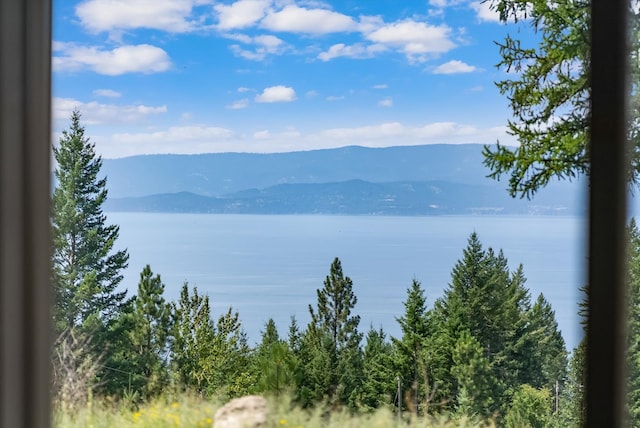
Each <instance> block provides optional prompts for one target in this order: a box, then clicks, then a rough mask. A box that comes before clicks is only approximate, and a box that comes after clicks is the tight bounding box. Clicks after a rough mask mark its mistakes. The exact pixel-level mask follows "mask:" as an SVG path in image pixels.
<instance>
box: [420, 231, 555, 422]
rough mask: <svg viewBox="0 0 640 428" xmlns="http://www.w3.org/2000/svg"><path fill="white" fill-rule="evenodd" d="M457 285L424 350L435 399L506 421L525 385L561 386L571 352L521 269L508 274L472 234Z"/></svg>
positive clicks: (437, 310)
mask: <svg viewBox="0 0 640 428" xmlns="http://www.w3.org/2000/svg"><path fill="white" fill-rule="evenodd" d="M451 279H452V282H451V284H450V285H449V288H447V289H446V290H445V294H444V297H443V298H441V299H438V300H437V301H436V303H435V306H434V309H433V311H432V315H431V322H432V323H433V327H432V328H433V330H432V331H433V334H432V336H433V337H431V338H428V339H427V341H426V342H425V346H428V348H429V352H428V353H425V358H427V359H428V361H429V365H430V366H431V367H433V377H434V379H435V380H436V384H435V386H436V387H437V394H436V398H438V399H439V400H440V401H444V402H449V403H450V404H449V405H448V406H447V407H449V408H452V409H457V410H458V411H461V409H462V410H464V411H466V409H470V410H471V411H473V412H475V413H477V414H478V415H484V416H488V415H490V414H493V413H494V412H498V414H504V413H503V412H504V411H505V410H506V409H507V407H508V404H509V402H510V399H511V395H512V394H513V391H515V390H516V389H517V388H518V387H519V385H521V384H523V383H527V382H533V381H535V382H537V384H539V385H540V386H548V385H549V384H550V383H555V380H562V378H563V377H564V368H563V364H564V361H565V360H564V358H566V357H565V355H566V351H565V349H564V341H562V338H561V336H560V334H559V332H558V330H557V322H556V320H555V315H554V313H553V311H552V310H551V308H550V307H549V305H548V304H547V303H546V301H545V300H544V298H542V300H540V299H539V300H538V302H537V304H536V305H535V306H534V308H531V306H530V298H529V293H528V290H527V289H526V288H525V287H524V283H525V278H524V273H523V270H522V266H520V267H519V268H518V269H517V270H516V271H514V272H513V273H510V272H509V268H508V264H507V259H506V258H505V257H504V255H503V254H502V252H499V253H497V254H496V253H495V252H494V251H493V250H492V249H491V248H489V249H487V250H484V249H483V248H482V245H481V243H480V241H479V239H478V236H477V235H476V234H475V233H474V234H472V235H471V236H470V238H469V242H468V245H467V248H466V249H465V250H464V251H463V257H462V259H461V260H459V261H458V262H457V263H456V265H455V266H454V268H453V271H452V275H451ZM476 370H478V371H480V372H481V373H483V374H482V379H477V380H476V379H474V378H473V376H474V371H476Z"/></svg>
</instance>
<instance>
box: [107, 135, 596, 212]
mask: <svg viewBox="0 0 640 428" xmlns="http://www.w3.org/2000/svg"><path fill="white" fill-rule="evenodd" d="M482 160H483V157H482V146H481V145H473V144H469V145H428V146H398V147H389V148H365V147H356V146H351V147H344V148H339V149H326V150H313V151H305V152H290V153H276V154H251V153H220V154H201V155H147V156H135V157H130V158H122V159H105V160H104V163H103V173H106V175H107V182H108V186H109V198H108V199H107V203H106V205H105V209H106V210H107V211H143V212H198V213H234V214H345V215H443V214H459V215H463V214H465V215H466V214H566V215H569V214H571V215H573V214H581V213H583V212H584V210H583V205H584V204H582V194H583V191H584V189H583V187H584V186H583V185H582V184H581V183H580V182H578V183H569V182H554V183H551V184H550V185H549V186H547V187H546V188H545V189H542V190H541V191H540V192H539V193H538V194H537V195H536V197H535V198H534V199H533V200H526V199H513V198H511V197H509V196H508V195H507V192H506V190H504V187H505V185H504V183H502V182H496V181H495V180H492V179H488V178H487V177H486V175H487V174H488V173H489V171H488V170H486V168H485V167H484V165H483V164H482Z"/></svg>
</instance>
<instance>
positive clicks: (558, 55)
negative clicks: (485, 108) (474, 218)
mask: <svg viewBox="0 0 640 428" xmlns="http://www.w3.org/2000/svg"><path fill="white" fill-rule="evenodd" d="M487 1H489V2H490V6H491V8H492V9H493V10H497V11H498V12H499V13H500V19H501V20H502V21H503V22H509V21H515V22H518V21H520V20H521V18H523V17H526V18H527V19H526V20H523V21H521V22H522V23H524V25H527V26H529V27H530V28H531V29H532V30H533V32H535V33H536V34H538V36H539V37H538V38H537V45H536V46H524V45H523V43H522V42H521V41H520V40H518V39H514V38H512V37H511V36H510V35H508V36H507V37H506V39H505V40H504V42H503V43H498V46H499V48H500V55H501V57H502V60H501V61H500V63H499V64H498V67H499V68H501V69H503V70H504V71H506V72H508V73H509V76H510V77H509V78H507V79H505V80H502V81H499V82H497V83H496V84H497V86H498V89H499V90H500V93H501V94H503V95H506V97H507V99H508V100H509V105H510V107H511V111H512V113H513V119H511V120H510V121H509V122H508V127H509V132H510V133H511V134H512V135H514V136H515V137H516V138H517V140H518V143H519V145H518V146H517V147H513V148H509V147H505V146H502V145H500V144H499V143H498V144H497V145H496V147H495V148H490V147H488V146H486V147H485V149H484V155H485V165H486V166H488V167H489V168H490V169H491V171H492V173H491V175H490V176H491V177H493V178H500V177H501V176H502V175H503V174H504V175H508V177H509V185H508V190H509V193H510V194H511V195H512V196H516V195H520V196H526V197H531V196H533V194H534V193H535V192H536V191H538V190H539V189H540V188H542V187H544V186H545V185H546V184H548V183H549V182H550V181H551V180H552V179H553V178H557V179H567V178H568V179H571V178H574V177H577V176H579V175H581V174H585V173H588V172H589V144H588V137H589V130H590V120H591V117H590V98H591V85H590V81H589V73H590V67H591V64H590V55H591V46H590V32H591V28H590V2H588V1H582V0H580V1H572V0H554V1H547V0H487ZM638 17H639V15H638V9H637V7H635V3H634V2H629V18H630V19H629V26H630V28H629V35H630V44H629V46H630V49H629V52H630V67H629V70H630V75H631V79H630V80H631V103H630V113H629V115H630V121H629V130H628V136H629V140H630V141H631V145H630V158H631V164H632V166H631V168H630V170H629V176H628V180H629V182H637V179H638V176H639V174H640V122H639V121H638V120H637V118H638V117H640V98H639V97H640V95H639V94H638V82H639V77H640V74H639V73H640V70H639V68H638V47H639V37H638V36H639V30H640V20H639V19H638ZM511 76H513V77H511Z"/></svg>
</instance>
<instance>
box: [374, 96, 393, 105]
mask: <svg viewBox="0 0 640 428" xmlns="http://www.w3.org/2000/svg"><path fill="white" fill-rule="evenodd" d="M378 106H379V107H393V100H392V99H391V98H385V99H383V100H380V101H378Z"/></svg>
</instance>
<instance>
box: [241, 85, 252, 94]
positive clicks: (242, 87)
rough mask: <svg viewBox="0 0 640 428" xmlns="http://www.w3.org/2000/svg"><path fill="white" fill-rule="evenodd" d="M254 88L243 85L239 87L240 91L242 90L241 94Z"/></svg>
mask: <svg viewBox="0 0 640 428" xmlns="http://www.w3.org/2000/svg"><path fill="white" fill-rule="evenodd" d="M252 90H253V89H251V88H245V87H244V86H241V87H239V88H238V92H240V93H241V94H242V93H245V92H249V91H252Z"/></svg>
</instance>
